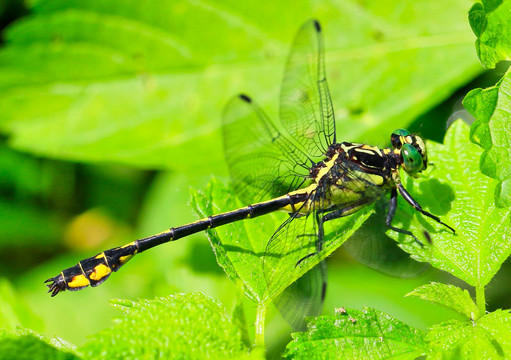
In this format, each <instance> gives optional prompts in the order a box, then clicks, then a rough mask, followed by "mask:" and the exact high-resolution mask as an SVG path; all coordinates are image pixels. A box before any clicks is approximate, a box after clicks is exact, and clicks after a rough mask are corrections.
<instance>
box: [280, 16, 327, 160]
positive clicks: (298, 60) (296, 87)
mask: <svg viewBox="0 0 511 360" xmlns="http://www.w3.org/2000/svg"><path fill="white" fill-rule="evenodd" d="M280 120H281V122H282V125H283V127H284V128H285V129H286V130H287V131H288V132H289V134H290V135H291V137H292V138H293V139H294V140H295V141H296V142H297V143H299V144H300V145H301V146H302V147H303V149H305V152H307V154H309V155H310V156H311V157H320V156H322V155H323V154H324V153H325V152H326V150H327V149H328V146H329V145H331V144H332V143H333V142H335V141H336V139H335V117H334V110H333V106H332V100H331V99H330V92H329V90H328V85H327V81H326V72H325V60H324V54H323V38H322V34H321V27H320V25H319V23H318V22H317V21H316V20H310V21H308V22H306V23H305V24H304V25H302V27H301V28H300V30H299V31H298V33H297V34H296V36H295V39H294V42H293V45H292V48H291V52H290V54H289V58H288V61H287V65H286V70H285V73H284V79H283V81H282V88H281V93H280Z"/></svg>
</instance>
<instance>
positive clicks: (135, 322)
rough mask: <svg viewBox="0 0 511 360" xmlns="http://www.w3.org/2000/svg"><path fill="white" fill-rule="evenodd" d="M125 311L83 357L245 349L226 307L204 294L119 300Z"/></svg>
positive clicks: (229, 354) (215, 354) (231, 353)
mask: <svg viewBox="0 0 511 360" xmlns="http://www.w3.org/2000/svg"><path fill="white" fill-rule="evenodd" d="M117 307H120V308H121V309H122V310H123V312H124V316H122V317H121V318H120V319H119V320H118V321H117V322H116V324H115V325H114V326H113V327H111V328H109V329H105V330H103V331H101V332H100V333H99V334H97V335H95V336H94V337H93V338H92V339H91V340H90V341H88V342H87V343H86V344H85V345H84V346H83V347H82V348H81V349H80V350H81V351H82V352H83V353H84V354H85V358H88V359H92V358H97V357H101V358H128V357H129V358H132V359H141V358H165V359H170V358H173V359H176V358H183V359H185V358H187V359H189V358H196V359H198V358H201V359H202V358H220V357H224V358H233V357H236V356H238V357H243V356H244V355H246V354H248V349H247V348H245V347H244V345H243V344H242V341H241V334H240V331H239V329H238V328H236V327H235V326H234V325H233V323H232V319H231V318H230V316H228V315H227V312H226V310H225V309H224V308H223V306H221V305H220V304H218V303H216V302H215V301H214V300H213V299H211V298H208V297H207V296H205V295H203V294H200V293H198V294H189V295H183V294H178V295H174V296H169V297H166V298H158V299H154V300H140V301H137V302H131V301H122V302H121V303H119V304H118V305H117Z"/></svg>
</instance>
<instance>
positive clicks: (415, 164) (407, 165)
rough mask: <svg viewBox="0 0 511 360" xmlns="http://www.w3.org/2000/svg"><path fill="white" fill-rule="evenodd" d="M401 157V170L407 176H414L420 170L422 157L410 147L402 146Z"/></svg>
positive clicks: (407, 145) (408, 145)
mask: <svg viewBox="0 0 511 360" xmlns="http://www.w3.org/2000/svg"><path fill="white" fill-rule="evenodd" d="M401 156H402V157H403V168H404V169H405V171H406V172H407V173H408V174H416V173H418V172H419V171H421V170H422V165H423V164H422V156H421V154H420V153H419V151H418V150H417V149H416V148H414V147H413V146H412V145H410V144H403V147H402V148H401Z"/></svg>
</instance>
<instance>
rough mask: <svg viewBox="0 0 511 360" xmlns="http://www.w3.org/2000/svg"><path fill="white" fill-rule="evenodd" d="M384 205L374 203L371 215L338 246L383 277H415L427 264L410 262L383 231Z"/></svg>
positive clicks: (384, 227)
mask: <svg viewBox="0 0 511 360" xmlns="http://www.w3.org/2000/svg"><path fill="white" fill-rule="evenodd" d="M387 205H388V199H386V198H382V199H381V201H378V202H377V203H376V206H375V207H374V208H375V212H374V213H373V214H372V215H371V216H370V217H369V218H368V219H367V220H366V221H365V222H364V224H363V225H362V226H361V227H360V228H359V229H357V231H356V232H355V233H354V234H353V235H352V236H351V237H350V238H349V239H348V241H346V242H345V243H344V244H343V245H342V246H343V249H344V250H346V251H347V252H348V253H349V254H350V255H351V256H352V257H353V258H355V259H356V260H357V261H358V262H360V263H362V264H364V265H366V266H368V267H370V268H372V269H375V270H378V271H381V272H382V273H385V274H387V275H391V276H396V277H404V278H410V277H415V276H418V275H420V274H421V273H423V272H424V271H426V270H427V269H428V268H429V266H430V265H429V264H428V263H424V262H418V261H415V260H413V259H412V258H411V257H410V254H408V253H407V252H405V251H404V250H402V249H401V248H400V247H399V246H398V245H397V243H396V242H395V241H394V240H392V239H391V238H390V237H388V236H387V235H386V234H385V231H383V230H382V229H386V228H387V225H386V224H385V218H386V215H387V210H388V206H387ZM408 240H410V241H413V240H412V239H408Z"/></svg>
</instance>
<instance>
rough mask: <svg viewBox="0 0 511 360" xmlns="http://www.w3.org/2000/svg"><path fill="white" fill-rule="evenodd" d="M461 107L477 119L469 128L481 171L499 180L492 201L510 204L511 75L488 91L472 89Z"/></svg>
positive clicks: (499, 203)
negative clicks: (479, 150)
mask: <svg viewBox="0 0 511 360" xmlns="http://www.w3.org/2000/svg"><path fill="white" fill-rule="evenodd" d="M463 105H464V106H465V107H466V108H467V110H468V111H470V113H471V114H472V115H474V117H475V118H476V121H475V122H474V124H473V125H472V128H471V129H470V136H471V139H472V141H474V142H475V143H476V144H478V145H479V146H481V147H482V148H483V149H484V151H483V154H482V155H481V159H480V166H481V172H482V173H483V174H485V175H487V176H490V177H492V178H494V179H497V180H499V184H498V185H497V188H496V189H495V201H496V202H497V204H498V205H499V206H501V207H504V206H510V205H511V152H510V150H509V149H510V143H511V126H509V113H510V112H511V72H507V73H506V75H505V76H504V77H503V78H502V79H501V80H500V81H499V82H498V83H497V84H496V85H495V86H492V87H490V88H487V89H484V90H483V89H474V90H472V91H471V92H469V93H468V94H467V96H466V97H465V99H464V100H463Z"/></svg>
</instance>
